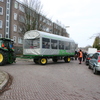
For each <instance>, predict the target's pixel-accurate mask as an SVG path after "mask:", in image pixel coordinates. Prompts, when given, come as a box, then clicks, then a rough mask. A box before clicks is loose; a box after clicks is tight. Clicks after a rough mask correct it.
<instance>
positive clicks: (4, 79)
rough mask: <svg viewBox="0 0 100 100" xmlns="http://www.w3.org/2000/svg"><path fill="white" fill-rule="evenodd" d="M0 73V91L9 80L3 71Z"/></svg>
mask: <svg viewBox="0 0 100 100" xmlns="http://www.w3.org/2000/svg"><path fill="white" fill-rule="evenodd" d="M0 73H1V74H2V78H3V79H2V82H1V84H0V90H2V89H3V88H4V87H5V86H6V84H7V83H8V80H9V75H8V73H6V72H4V71H0Z"/></svg>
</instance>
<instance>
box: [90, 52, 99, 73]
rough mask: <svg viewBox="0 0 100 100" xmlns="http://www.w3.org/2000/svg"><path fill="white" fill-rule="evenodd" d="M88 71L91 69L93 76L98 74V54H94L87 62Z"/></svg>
mask: <svg viewBox="0 0 100 100" xmlns="http://www.w3.org/2000/svg"><path fill="white" fill-rule="evenodd" d="M89 69H92V70H93V73H94V74H98V72H100V52H97V53H94V54H93V56H92V58H91V59H90V60H89Z"/></svg>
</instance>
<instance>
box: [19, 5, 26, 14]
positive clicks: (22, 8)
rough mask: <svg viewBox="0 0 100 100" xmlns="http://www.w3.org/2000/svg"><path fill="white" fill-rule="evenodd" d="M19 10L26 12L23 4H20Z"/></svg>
mask: <svg viewBox="0 0 100 100" xmlns="http://www.w3.org/2000/svg"><path fill="white" fill-rule="evenodd" d="M19 10H20V11H22V12H25V11H24V7H23V6H22V5H21V4H20V5H19Z"/></svg>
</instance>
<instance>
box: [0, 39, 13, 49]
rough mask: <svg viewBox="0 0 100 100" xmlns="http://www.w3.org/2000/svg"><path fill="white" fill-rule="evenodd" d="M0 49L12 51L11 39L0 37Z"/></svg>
mask: <svg viewBox="0 0 100 100" xmlns="http://www.w3.org/2000/svg"><path fill="white" fill-rule="evenodd" d="M0 49H3V50H10V51H14V48H13V41H12V40H10V39H5V38H0Z"/></svg>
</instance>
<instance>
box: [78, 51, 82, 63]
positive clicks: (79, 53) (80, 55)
mask: <svg viewBox="0 0 100 100" xmlns="http://www.w3.org/2000/svg"><path fill="white" fill-rule="evenodd" d="M82 57H83V53H82V50H80V51H79V52H78V59H79V64H81V63H82Z"/></svg>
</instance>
